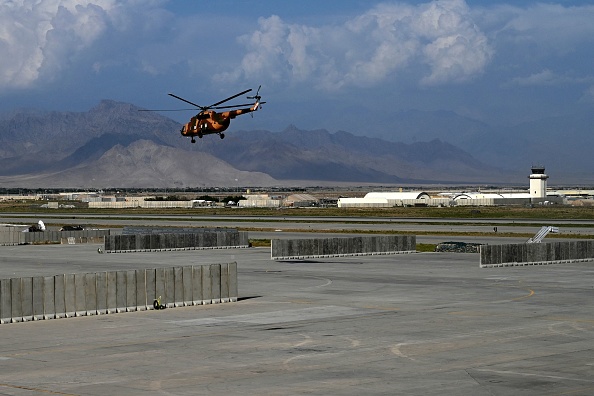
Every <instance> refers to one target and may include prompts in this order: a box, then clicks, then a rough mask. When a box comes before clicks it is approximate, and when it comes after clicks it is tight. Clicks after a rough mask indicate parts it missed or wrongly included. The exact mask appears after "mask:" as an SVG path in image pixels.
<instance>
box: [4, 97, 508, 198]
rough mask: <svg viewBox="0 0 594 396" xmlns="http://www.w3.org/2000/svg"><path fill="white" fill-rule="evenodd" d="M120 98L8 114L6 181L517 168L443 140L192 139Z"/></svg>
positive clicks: (373, 179) (491, 172) (257, 134)
mask: <svg viewBox="0 0 594 396" xmlns="http://www.w3.org/2000/svg"><path fill="white" fill-rule="evenodd" d="M139 110H140V109H139V108H137V107H135V106H133V105H130V104H127V103H118V102H114V101H111V100H105V101H102V102H101V103H100V104H99V105H98V106H96V107H94V108H93V109H91V110H89V111H88V112H84V113H72V112H64V113H62V112H51V113H37V112H16V113H15V114H13V115H11V116H10V117H5V118H3V119H0V147H1V149H0V186H15V187H77V188H78V187H126V186H130V187H199V186H239V185H241V186H271V185H291V184H296V183H301V185H302V184H303V183H306V184H307V183H309V185H316V183H321V182H323V183H325V184H331V183H333V182H337V183H355V184H375V183H384V184H406V183H449V182H455V183H493V182H496V181H497V180H498V179H501V178H504V179H505V178H508V179H509V176H510V175H509V174H508V173H505V172H502V171H501V170H500V169H498V168H495V167H492V166H488V165H485V164H484V163H482V162H481V161H479V160H477V159H476V158H474V157H473V156H472V155H471V154H469V153H468V152H466V151H464V150H462V149H460V148H458V147H455V146H453V145H451V144H449V143H447V142H445V141H443V140H441V139H433V140H430V141H426V142H414V143H410V144H405V143H398V142H389V141H386V140H382V139H378V138H368V137H364V136H356V135H354V134H352V133H349V132H344V131H339V132H336V133H330V132H328V131H326V130H315V131H303V130H300V129H298V128H297V127H295V126H289V127H288V128H286V129H285V130H283V131H281V132H270V131H235V130H233V125H232V126H231V128H230V130H229V131H227V132H226V136H227V137H226V138H225V139H223V140H221V139H219V138H218V137H216V136H206V137H204V138H203V139H197V140H198V142H197V143H196V144H191V143H190V142H189V140H188V139H182V138H181V136H180V135H179V129H180V125H179V124H178V123H177V122H175V121H173V120H171V119H169V118H166V117H164V116H162V115H159V114H156V113H151V112H140V111H139Z"/></svg>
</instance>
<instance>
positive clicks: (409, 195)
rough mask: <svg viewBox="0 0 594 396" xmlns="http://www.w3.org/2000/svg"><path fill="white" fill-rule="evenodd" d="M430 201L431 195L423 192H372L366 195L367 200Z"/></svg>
mask: <svg viewBox="0 0 594 396" xmlns="http://www.w3.org/2000/svg"><path fill="white" fill-rule="evenodd" d="M378 198H381V199H400V200H403V199H429V198H431V197H430V196H429V194H427V193H426V192H423V191H407V192H370V193H367V194H366V195H365V199H378Z"/></svg>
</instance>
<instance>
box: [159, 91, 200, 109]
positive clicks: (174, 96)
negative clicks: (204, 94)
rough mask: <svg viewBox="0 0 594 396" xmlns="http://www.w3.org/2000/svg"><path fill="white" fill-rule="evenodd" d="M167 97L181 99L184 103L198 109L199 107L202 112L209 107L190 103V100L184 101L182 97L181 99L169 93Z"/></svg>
mask: <svg viewBox="0 0 594 396" xmlns="http://www.w3.org/2000/svg"><path fill="white" fill-rule="evenodd" d="M167 95H169V96H172V97H174V98H175V99H179V100H181V101H182V102H186V103H189V104H191V105H192V106H196V107H198V108H199V109H201V110H205V109H207V107H204V106H200V105H197V104H196V103H193V102H190V101H189V100H186V99H184V98H182V97H179V96H177V95H174V94H172V93H168V94H167Z"/></svg>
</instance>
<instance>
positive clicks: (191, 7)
mask: <svg viewBox="0 0 594 396" xmlns="http://www.w3.org/2000/svg"><path fill="white" fill-rule="evenodd" d="M593 66H594V3H592V2H591V1H577V0H576V1H571V0H547V1H529V0H466V1H464V0H433V1H407V0H401V1H373V0H340V1H330V0H328V1H320V0H316V1H312V0H300V1H290V0H251V1H239V0H235V1H231V0H216V1H215V0H170V1H166V0H125V1H124V0H0V112H3V113H6V112H10V111H12V110H15V109H21V108H28V109H40V110H58V111H87V110H89V109H90V108H92V107H94V106H96V105H97V104H98V103H99V102H100V101H101V100H102V99H112V100H116V101H121V102H126V103H132V104H134V105H136V106H139V107H142V108H148V109H176V108H187V105H186V104H184V103H182V102H179V101H177V100H175V99H174V98H172V97H170V96H167V93H169V92H172V93H175V94H176V95H178V96H181V97H184V98H186V99H188V100H190V101H192V102H195V103H198V104H200V105H210V104H213V103H215V102H218V101H219V100H221V99H223V98H226V97H228V96H231V95H233V94H235V93H237V92H240V91H243V90H245V89H247V88H253V89H254V90H255V89H257V87H258V86H260V85H261V86H262V88H261V91H260V94H261V95H262V97H263V100H266V102H267V103H266V104H265V105H264V107H263V109H262V111H261V112H259V113H256V114H255V115H254V117H249V116H244V117H240V118H238V119H237V120H235V121H234V124H233V125H232V126H233V127H235V128H243V129H267V130H271V131H280V130H283V129H284V128H285V127H287V126H288V125H295V126H297V127H299V128H301V129H318V128H325V129H328V130H329V131H331V132H335V131H337V130H345V131H349V132H352V133H355V134H358V135H365V134H366V133H368V131H369V130H372V129H377V128H380V129H381V128H383V129H389V127H390V125H389V123H390V119H391V115H393V113H395V112H401V111H408V110H423V111H437V110H440V111H442V110H445V111H453V112H456V113H457V114H459V115H462V116H465V117H469V118H472V119H476V120H479V121H482V122H486V123H489V124H492V125H510V124H514V123H518V122H522V121H527V120H533V119H538V118H542V117H546V116H550V115H562V114H571V113H572V112H575V111H588V110H594V67H593ZM238 100H241V98H240V99H238ZM163 114H164V115H167V116H168V117H172V118H174V119H176V120H178V121H180V122H182V121H184V122H185V120H186V118H189V117H190V116H191V115H193V113H192V112H179V113H176V112H171V113H163Z"/></svg>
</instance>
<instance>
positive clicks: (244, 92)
mask: <svg viewBox="0 0 594 396" xmlns="http://www.w3.org/2000/svg"><path fill="white" fill-rule="evenodd" d="M251 90H252V89H251V88H250V89H246V90H245V91H243V92H240V93H238V94H235V95H233V96H229V97H228V98H227V99H223V100H221V101H219V102H217V103H213V104H211V105H210V106H207V107H206V108H204V109H203V110H205V109H212V108H213V107H215V106H218V105H220V104H221V103H225V102H228V101H230V100H231V99H235V98H236V97H238V96H241V95H243V94H246V93H248V92H250V91H251ZM192 104H193V103H192Z"/></svg>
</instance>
